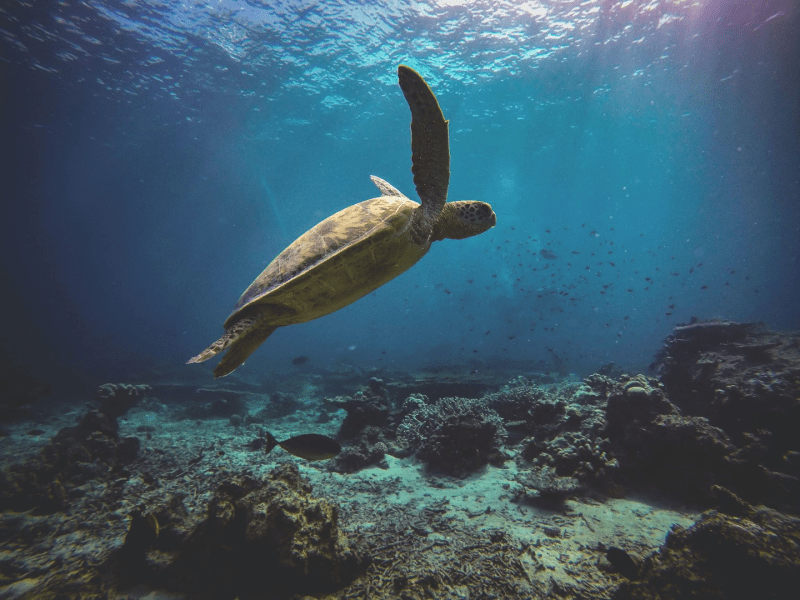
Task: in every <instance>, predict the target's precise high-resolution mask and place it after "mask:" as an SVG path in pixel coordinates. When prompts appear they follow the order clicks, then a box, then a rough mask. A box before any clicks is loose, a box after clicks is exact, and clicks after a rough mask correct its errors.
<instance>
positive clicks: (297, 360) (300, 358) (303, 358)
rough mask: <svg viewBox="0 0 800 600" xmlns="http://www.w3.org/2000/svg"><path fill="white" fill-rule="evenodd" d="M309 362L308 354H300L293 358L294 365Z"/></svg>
mask: <svg viewBox="0 0 800 600" xmlns="http://www.w3.org/2000/svg"><path fill="white" fill-rule="evenodd" d="M307 362H308V357H307V356H298V357H297V358H293V359H292V364H293V365H304V364H306V363H307Z"/></svg>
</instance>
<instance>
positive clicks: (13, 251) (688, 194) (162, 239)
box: [0, 0, 800, 382]
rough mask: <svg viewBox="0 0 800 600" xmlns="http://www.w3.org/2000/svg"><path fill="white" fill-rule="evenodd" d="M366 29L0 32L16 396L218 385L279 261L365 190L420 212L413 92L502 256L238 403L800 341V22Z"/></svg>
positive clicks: (33, 25) (131, 26)
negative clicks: (240, 311)
mask: <svg viewBox="0 0 800 600" xmlns="http://www.w3.org/2000/svg"><path fill="white" fill-rule="evenodd" d="M207 4H208V6H207ZM362 4H363V3H360V2H355V1H335V2H334V1H331V2H312V1H296V2H295V1H288V0H287V1H284V2H255V1H250V2H245V1H238V2H237V1H227V0H226V1H222V2H214V3H202V2H178V1H171V0H164V1H162V2H152V3H141V2H111V1H89V2H84V3H73V2H63V3H40V2H11V3H6V4H4V5H3V8H0V75H1V76H2V96H0V127H1V128H2V148H3V160H2V161H1V164H2V167H0V168H1V169H2V171H0V177H2V182H3V184H2V188H3V192H2V195H3V204H2V206H3V212H4V215H3V218H2V232H1V233H2V235H1V236H0V243H1V244H2V246H1V247H0V250H2V277H3V279H4V281H5V283H4V286H3V289H4V293H3V294H2V310H3V314H4V315H5V319H4V321H5V324H4V333H5V335H4V336H3V340H4V343H3V370H4V371H12V372H14V373H28V374H31V375H33V376H35V377H40V378H44V379H48V378H49V379H53V378H57V379H60V380H61V381H63V380H65V379H68V378H74V379H76V380H77V379H86V380H91V381H94V382H97V381H99V380H109V379H113V378H116V379H118V380H121V381H134V380H143V381H146V380H148V379H152V378H154V377H157V376H159V375H162V376H170V377H182V376H185V377H197V378H199V379H203V378H207V379H209V380H210V379H211V377H212V376H211V368H212V366H213V365H212V364H210V363H205V364H203V365H199V366H198V365H189V366H187V365H185V364H184V363H185V362H186V360H187V359H188V358H190V357H191V356H194V355H195V354H197V353H199V352H200V351H201V350H203V349H204V348H205V347H206V346H207V345H208V344H210V343H211V342H212V341H214V340H215V339H217V338H218V337H219V335H221V333H222V323H223V321H224V320H225V318H226V317H227V316H228V314H229V313H230V311H231V310H232V308H233V306H234V304H235V303H236V301H237V299H238V297H239V295H240V294H241V293H242V292H243V291H244V290H245V288H246V287H247V286H248V285H249V284H250V282H251V281H252V280H253V279H254V278H255V277H256V276H257V275H258V274H259V273H260V272H261V270H262V269H263V268H264V267H265V266H266V265H267V264H268V263H269V261H270V260H271V259H272V258H273V257H274V256H275V255H277V254H278V253H279V252H280V251H281V250H282V249H283V248H284V247H285V246H286V245H288V244H289V243H290V242H291V241H292V240H293V239H294V238H295V237H297V236H298V235H300V234H301V233H302V232H304V231H305V230H306V229H308V228H310V227H311V226H313V225H314V224H316V223H317V222H318V221H320V220H321V219H323V218H324V217H326V216H328V215H330V214H332V213H334V212H336V211H338V210H340V209H341V208H343V207H345V206H348V205H350V204H353V203H355V202H359V201H361V200H365V199H367V198H370V197H373V196H375V195H376V190H375V189H374V188H373V186H372V184H371V183H370V180H369V175H371V174H375V175H378V176H380V177H382V178H384V179H386V180H388V181H389V182H391V183H392V184H393V185H395V186H397V187H398V188H399V189H401V190H402V191H403V192H404V193H405V194H407V195H408V196H410V197H412V198H416V196H415V191H414V187H413V183H412V180H411V173H410V146H409V121H410V117H409V111H408V107H407V105H406V103H405V101H404V99H403V96H402V94H401V92H400V89H399V87H398V86H397V81H396V68H397V65H398V64H400V63H405V64H408V65H410V66H412V67H413V68H415V69H417V70H419V72H420V73H421V74H422V75H423V76H424V77H425V78H426V79H427V81H428V83H429V84H430V85H431V87H432V89H433V90H434V91H435V93H436V94H437V96H438V98H439V102H440V104H441V106H442V109H443V111H444V113H445V116H446V117H447V118H448V119H449V120H450V133H451V135H450V137H451V140H450V141H451V155H452V162H451V168H452V177H451V186H450V196H449V197H450V199H454V200H455V199H479V200H484V201H487V202H490V203H491V204H492V206H493V208H494V210H495V212H496V213H497V217H498V225H497V227H496V228H495V229H493V230H491V231H490V232H488V233H485V234H483V235H481V236H478V237H475V238H472V239H468V240H463V241H452V240H446V241H443V242H439V243H437V244H435V245H434V247H433V248H432V250H431V251H430V253H429V254H428V255H427V256H426V257H424V258H423V260H422V261H420V263H418V264H417V265H416V266H415V267H414V268H413V269H412V270H410V271H409V272H407V273H405V274H403V275H402V276H400V277H398V278H397V279H396V280H394V281H392V282H391V283H389V284H387V285H386V286H384V287H382V288H380V289H379V290H378V291H377V292H375V293H373V294H371V295H369V296H368V297H366V298H364V299H362V300H361V301H359V302H357V303H355V304H353V305H351V306H350V307H348V308H346V309H343V310H341V311H339V312H338V313H335V314H333V315H330V316H328V317H326V318H324V319H320V320H317V321H314V322H311V323H308V324H305V325H300V326H293V327H290V328H286V329H281V330H278V331H277V332H276V333H275V334H274V335H273V336H272V337H271V338H270V339H269V340H268V341H267V342H266V343H265V344H264V345H263V346H262V347H261V348H260V349H259V350H258V351H257V352H256V353H255V354H254V355H253V356H252V357H251V358H250V359H249V360H248V362H247V364H246V365H245V366H244V367H242V368H240V369H239V370H238V371H237V372H236V376H241V377H243V378H253V379H256V380H258V379H259V378H264V377H268V376H269V373H270V372H273V371H274V372H282V371H288V370H291V369H293V368H294V367H293V366H292V364H291V359H292V358H293V357H295V356H298V355H306V356H309V357H310V362H309V364H310V365H314V366H315V367H317V368H321V369H325V368H332V369H339V368H350V367H358V368H371V367H380V366H385V367H389V368H397V369H405V368H414V367H417V366H420V365H425V364H429V363H459V364H469V365H474V366H475V367H476V368H479V369H483V368H485V369H489V368H492V367H493V365H497V364H503V363H506V362H507V361H509V360H520V361H530V362H531V364H533V365H535V366H536V368H537V369H540V370H543V371H546V370H548V369H554V368H556V367H560V368H567V369H568V370H571V371H574V372H577V373H580V374H586V373H590V372H592V371H593V370H595V369H596V368H598V367H599V366H601V365H603V364H605V363H608V362H610V361H613V362H615V363H617V364H620V365H623V366H625V367H626V368H630V369H643V368H646V366H647V365H648V363H650V361H651V359H652V357H653V354H654V353H655V352H656V350H657V349H658V348H659V346H660V344H661V342H662V341H663V339H664V337H665V336H666V335H667V334H668V333H669V332H670V331H671V328H672V327H673V326H674V325H675V324H676V323H679V322H686V321H688V320H689V319H690V318H691V317H693V316H694V317H698V318H729V319H736V320H748V321H750V320H763V321H765V322H766V323H767V325H768V326H770V327H772V328H775V329H795V328H798V326H800V310H799V309H798V299H797V298H798V290H800V275H799V274H798V264H797V258H798V251H799V249H800V248H799V246H800V236H799V235H798V229H800V202H798V201H799V200H800V92H799V91H798V90H800V9H798V6H797V4H796V3H795V2H793V1H792V0H775V1H764V2H733V1H730V2H724V1H719V0H697V1H695V2H682V1H678V0H673V1H665V0H662V1H655V0H653V1H650V2H644V1H642V2H639V1H636V0H631V1H627V2H610V1H583V2H572V1H568V0H562V1H560V2H537V1H531V2H526V3H518V2H510V1H506V2H501V1H498V2H489V1H482V2H467V1H457V0H448V1H439V2H419V3H405V2H398V1H386V2H371V3H367V4H368V5H367V6H363V5H362ZM542 250H547V251H549V252H552V253H553V254H554V255H555V258H551V259H548V258H544V257H543V256H542Z"/></svg>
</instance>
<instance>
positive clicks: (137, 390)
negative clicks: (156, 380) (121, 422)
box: [95, 383, 152, 419]
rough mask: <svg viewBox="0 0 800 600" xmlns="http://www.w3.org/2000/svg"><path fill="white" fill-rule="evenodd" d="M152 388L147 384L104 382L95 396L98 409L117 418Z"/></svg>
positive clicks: (112, 417)
mask: <svg viewBox="0 0 800 600" xmlns="http://www.w3.org/2000/svg"><path fill="white" fill-rule="evenodd" d="M151 389H152V388H151V387H150V386H149V385H147V384H138V385H137V384H132V383H104V384H103V385H101V386H100V387H99V388H98V389H97V393H96V394H95V398H96V399H97V400H98V401H99V402H100V406H99V407H98V409H97V410H98V411H99V412H101V413H103V414H105V415H108V417H109V418H110V419H117V418H119V417H121V416H122V415H124V414H125V413H127V412H128V411H129V410H130V409H131V408H132V407H133V406H134V405H135V404H136V403H137V402H139V400H141V399H142V398H143V397H144V396H145V395H146V393H147V392H149V391H150V390H151Z"/></svg>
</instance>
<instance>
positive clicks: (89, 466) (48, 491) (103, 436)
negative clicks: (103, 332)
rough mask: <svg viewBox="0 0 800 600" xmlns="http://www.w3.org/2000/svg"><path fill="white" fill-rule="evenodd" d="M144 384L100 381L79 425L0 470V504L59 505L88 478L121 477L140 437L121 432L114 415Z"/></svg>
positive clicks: (45, 508) (1, 506)
mask: <svg viewBox="0 0 800 600" xmlns="http://www.w3.org/2000/svg"><path fill="white" fill-rule="evenodd" d="M148 389H150V388H149V386H130V385H124V384H119V385H113V384H104V385H103V386H101V387H100V389H99V391H98V395H97V397H98V399H99V400H100V406H99V408H98V409H94V410H90V411H89V412H88V413H86V415H84V417H83V418H82V419H81V421H80V423H78V425H77V426H75V427H65V428H63V429H61V430H60V431H59V432H58V433H57V434H56V435H55V436H53V438H52V439H51V440H50V442H49V443H48V444H47V445H46V446H45V447H44V448H42V449H41V451H40V452H39V453H38V455H36V456H34V457H32V458H30V459H29V460H27V461H25V462H22V463H18V464H12V465H10V466H8V467H7V468H5V469H4V470H3V472H2V473H0V509H2V510H7V509H11V510H31V509H36V510H37V511H39V512H42V513H48V512H55V511H60V510H63V509H64V508H65V507H66V506H67V505H68V503H69V501H70V498H71V497H72V496H74V495H80V494H81V487H82V486H83V485H85V484H86V483H87V482H88V481H91V480H101V481H107V480H109V479H111V478H112V477H125V470H124V469H125V466H126V465H128V464H130V463H131V462H133V461H134V460H135V459H136V457H137V455H138V452H139V446H140V442H139V439H138V438H136V437H132V436H131V437H123V438H121V437H120V436H119V434H118V429H119V425H118V423H117V418H118V417H120V416H122V415H123V414H124V413H125V412H127V411H128V409H129V408H130V407H131V406H132V405H133V404H134V403H135V402H136V401H137V399H138V398H139V395H140V393H142V392H144V391H146V390H148Z"/></svg>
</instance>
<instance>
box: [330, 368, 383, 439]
mask: <svg viewBox="0 0 800 600" xmlns="http://www.w3.org/2000/svg"><path fill="white" fill-rule="evenodd" d="M381 384H382V382H380V380H378V379H374V378H373V379H372V380H371V382H370V385H369V386H367V387H366V388H365V389H362V390H359V391H358V392H356V393H355V394H353V396H352V397H350V396H337V397H336V398H333V399H329V400H326V404H327V405H329V406H332V407H334V408H337V409H344V410H345V411H346V412H347V416H346V417H345V419H344V421H343V422H342V426H341V429H340V430H339V435H340V436H341V437H342V438H344V439H348V438H354V437H357V436H358V435H359V434H360V433H361V432H362V430H363V429H364V428H365V427H368V426H374V427H381V428H382V427H384V426H386V425H387V423H388V422H389V417H390V415H391V412H392V404H391V402H390V401H389V399H388V398H387V397H386V392H385V390H384V389H383V386H382V385H381Z"/></svg>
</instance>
